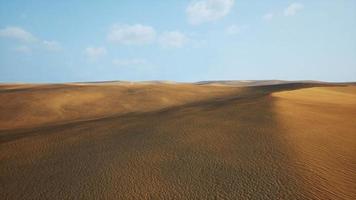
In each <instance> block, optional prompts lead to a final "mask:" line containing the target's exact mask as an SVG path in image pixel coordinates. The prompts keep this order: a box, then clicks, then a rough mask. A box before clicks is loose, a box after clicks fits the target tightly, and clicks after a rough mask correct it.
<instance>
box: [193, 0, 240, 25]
mask: <svg viewBox="0 0 356 200" xmlns="http://www.w3.org/2000/svg"><path fill="white" fill-rule="evenodd" d="M233 5H234V0H198V1H192V2H191V3H190V4H189V5H188V7H187V9H186V13H187V15H188V20H189V22H190V23H191V24H201V23H204V22H210V21H216V20H218V19H221V18H223V17H224V16H226V15H227V14H229V12H230V10H231V8H232V6H233Z"/></svg>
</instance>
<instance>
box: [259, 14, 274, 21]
mask: <svg viewBox="0 0 356 200" xmlns="http://www.w3.org/2000/svg"><path fill="white" fill-rule="evenodd" d="M273 17H274V14H273V13H267V14H265V15H263V17H262V19H263V20H265V21H271V20H272V19H273Z"/></svg>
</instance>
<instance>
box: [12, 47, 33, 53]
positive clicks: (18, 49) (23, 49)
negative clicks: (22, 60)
mask: <svg viewBox="0 0 356 200" xmlns="http://www.w3.org/2000/svg"><path fill="white" fill-rule="evenodd" d="M14 51H16V52H20V53H25V54H29V53H31V52H32V49H31V48H30V47H28V46H25V45H22V46H18V47H15V48H14Z"/></svg>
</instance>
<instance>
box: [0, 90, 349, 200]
mask: <svg viewBox="0 0 356 200" xmlns="http://www.w3.org/2000/svg"><path fill="white" fill-rule="evenodd" d="M0 103H1V104H0V105H1V108H0V137H1V138H0V139H1V140H0V141H1V143H0V162H1V165H0V175H1V176H0V177H1V184H2V186H1V189H0V192H1V194H2V197H3V198H4V199H356V190H355V188H356V123H354V121H355V120H354V119H356V86H331V85H328V86H326V85H323V84H318V83H288V84H283V85H279V84H276V85H265V86H255V87H231V85H230V86H222V85H220V86H213V85H197V84H171V83H169V84H168V83H145V84H129V83H120V84H115V83H112V84H65V85H40V86H38V85H36V86H21V87H19V86H16V87H14V86H11V88H6V87H5V86H4V87H2V88H1V90H0Z"/></svg>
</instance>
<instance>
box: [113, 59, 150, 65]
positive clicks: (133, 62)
mask: <svg viewBox="0 0 356 200" xmlns="http://www.w3.org/2000/svg"><path fill="white" fill-rule="evenodd" d="M112 63H113V64H114V65H117V66H133V65H145V64H147V61H146V60H143V59H114V60H112Z"/></svg>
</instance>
